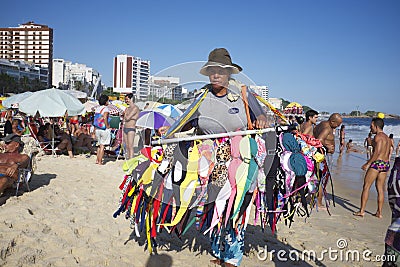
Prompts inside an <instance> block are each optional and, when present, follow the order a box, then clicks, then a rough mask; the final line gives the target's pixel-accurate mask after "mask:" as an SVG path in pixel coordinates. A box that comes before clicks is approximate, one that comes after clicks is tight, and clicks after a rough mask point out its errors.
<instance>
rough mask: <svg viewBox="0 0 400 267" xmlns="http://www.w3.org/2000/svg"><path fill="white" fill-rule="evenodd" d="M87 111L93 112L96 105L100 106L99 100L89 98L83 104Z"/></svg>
mask: <svg viewBox="0 0 400 267" xmlns="http://www.w3.org/2000/svg"><path fill="white" fill-rule="evenodd" d="M83 106H84V107H85V111H86V112H93V111H94V109H95V107H98V106H100V104H99V102H98V101H93V100H89V101H87V102H85V103H84V104H83Z"/></svg>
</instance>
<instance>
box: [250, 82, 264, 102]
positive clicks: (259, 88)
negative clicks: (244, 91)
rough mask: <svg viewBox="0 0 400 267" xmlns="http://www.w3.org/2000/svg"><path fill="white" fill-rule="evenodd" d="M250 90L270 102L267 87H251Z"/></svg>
mask: <svg viewBox="0 0 400 267" xmlns="http://www.w3.org/2000/svg"><path fill="white" fill-rule="evenodd" d="M249 87H250V89H252V90H253V91H254V92H256V93H257V94H258V95H260V96H261V97H262V98H264V99H265V100H267V101H268V99H269V89H268V86H266V85H250V86H249Z"/></svg>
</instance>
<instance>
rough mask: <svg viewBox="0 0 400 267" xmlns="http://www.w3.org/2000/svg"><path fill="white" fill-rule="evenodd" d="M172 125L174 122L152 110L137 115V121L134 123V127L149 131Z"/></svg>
mask: <svg viewBox="0 0 400 267" xmlns="http://www.w3.org/2000/svg"><path fill="white" fill-rule="evenodd" d="M173 123H174V120H173V119H171V118H169V117H167V116H165V115H164V114H162V113H160V112H157V111H154V110H148V111H142V112H140V113H139V119H138V120H137V121H136V126H138V127H143V128H149V129H159V128H160V127H162V126H171V125H172V124H173Z"/></svg>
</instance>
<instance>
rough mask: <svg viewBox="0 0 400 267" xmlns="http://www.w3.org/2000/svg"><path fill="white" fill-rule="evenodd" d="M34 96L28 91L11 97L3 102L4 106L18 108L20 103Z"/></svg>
mask: <svg viewBox="0 0 400 267" xmlns="http://www.w3.org/2000/svg"><path fill="white" fill-rule="evenodd" d="M32 94H33V93H32V92H29V91H28V92H23V93H20V94H15V95H13V96H10V97H8V98H6V99H4V100H3V106H5V107H6V108H18V106H19V102H21V101H22V100H24V99H25V98H27V97H29V96H31V95H32Z"/></svg>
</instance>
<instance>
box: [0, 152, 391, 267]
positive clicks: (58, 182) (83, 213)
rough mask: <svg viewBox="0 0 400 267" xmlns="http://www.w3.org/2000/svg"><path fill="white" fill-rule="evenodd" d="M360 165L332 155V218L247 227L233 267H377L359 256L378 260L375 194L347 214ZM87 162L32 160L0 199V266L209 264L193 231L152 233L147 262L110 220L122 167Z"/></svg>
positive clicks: (356, 159) (384, 223)
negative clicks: (350, 254) (274, 227)
mask: <svg viewBox="0 0 400 267" xmlns="http://www.w3.org/2000/svg"><path fill="white" fill-rule="evenodd" d="M364 161H365V155H363V154H343V155H342V157H340V158H338V155H335V156H334V159H333V163H334V167H333V169H332V174H333V178H334V185H335V187H334V188H335V199H336V206H335V207H331V212H332V216H329V215H328V213H327V212H326V211H322V210H320V211H319V212H317V211H316V210H313V212H312V214H311V216H310V218H307V220H305V219H304V218H301V217H295V221H294V223H293V224H292V226H291V227H290V228H289V227H288V226H286V225H285V223H284V222H282V221H281V222H280V223H278V231H277V232H276V234H275V236H272V235H271V232H264V233H263V232H261V230H260V228H259V226H253V225H249V226H248V227H247V232H246V241H245V244H246V251H245V257H244V259H243V262H242V265H241V266H292V265H296V266H381V265H382V263H380V262H373V261H370V262H368V261H366V260H363V259H362V253H363V251H365V250H370V251H371V255H369V258H370V259H371V260H374V257H375V256H376V255H381V254H383V251H384V236H385V233H386V229H387V227H388V225H389V222H390V209H389V205H388V203H387V200H386V201H385V204H384V210H383V215H384V217H383V219H378V218H375V217H373V216H372V215H371V214H372V213H374V212H375V210H376V193H375V189H374V188H371V194H370V198H369V202H368V205H367V213H366V215H365V217H364V218H359V217H354V216H353V215H352V212H354V211H356V210H358V208H359V205H360V200H359V199H360V193H361V187H362V181H363V180H362V179H363V171H362V170H361V169H360V166H361V165H362V163H363V162H364ZM94 162H95V158H94V157H93V156H92V157H91V158H85V157H84V156H77V157H76V158H74V159H69V158H68V157H66V156H60V157H57V158H55V157H52V156H42V157H39V158H38V161H37V170H36V172H35V174H34V176H33V177H32V181H31V192H28V191H26V189H25V187H23V190H22V192H21V194H20V196H18V197H15V196H13V195H10V194H11V193H13V192H11V191H8V192H6V194H5V195H3V196H2V197H1V198H0V205H1V206H0V218H1V221H0V249H1V253H0V266H119V267H122V266H214V265H213V264H210V263H209V261H210V259H212V257H211V256H210V254H209V252H208V251H210V245H209V242H208V239H207V237H206V236H203V235H202V234H200V233H198V232H196V231H195V230H194V229H193V230H191V231H189V232H188V233H186V234H185V235H184V236H183V237H182V239H179V238H177V237H176V235H171V236H170V235H168V234H166V233H162V234H160V235H159V237H158V239H157V241H158V243H159V247H158V251H157V252H158V254H157V255H152V256H150V255H149V253H148V252H147V251H146V250H145V246H144V245H143V244H144V239H139V240H135V237H134V234H132V230H131V229H130V228H129V222H128V221H126V220H125V218H124V217H123V216H120V217H118V218H117V219H114V218H113V217H112V214H113V212H114V211H115V210H116V208H117V204H118V199H119V197H120V191H119V189H118V186H119V184H120V182H121V180H122V178H123V172H122V168H121V166H122V164H123V161H122V160H118V161H115V160H114V159H113V160H110V161H108V162H107V163H106V164H105V165H104V166H99V165H96V164H95V163H94ZM24 190H25V191H24ZM328 192H330V189H329V190H328ZM252 222H253V219H251V223H252ZM338 246H340V247H341V248H342V250H339V251H341V252H342V256H340V253H337V254H336V256H337V259H336V260H335V259H334V257H333V258H332V257H331V258H329V257H328V255H327V254H326V255H325V256H324V257H321V255H320V254H321V252H322V251H323V250H324V249H327V250H329V249H331V250H338ZM265 248H267V250H268V251H269V252H272V250H275V251H279V250H284V251H286V252H288V253H289V252H292V251H298V252H300V254H301V252H302V251H304V250H314V251H315V252H316V258H314V259H304V260H302V259H300V260H299V261H296V262H293V261H291V260H288V261H287V262H285V261H282V257H280V258H281V259H279V257H278V255H277V254H276V253H275V254H274V256H273V257H272V260H271V259H270V257H269V256H270V254H268V257H266V256H265V253H263V250H265ZM349 250H357V251H358V252H359V254H360V258H361V259H360V260H352V259H351V258H350V259H349V260H346V257H345V256H344V254H346V253H345V252H346V251H349ZM281 253H283V252H281ZM271 254H272V253H271ZM367 254H368V253H367ZM281 256H282V254H281ZM286 256H288V254H286ZM265 258H266V259H265Z"/></svg>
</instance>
